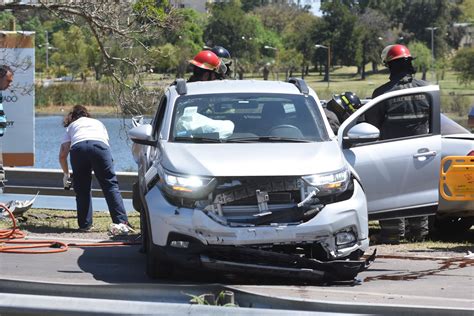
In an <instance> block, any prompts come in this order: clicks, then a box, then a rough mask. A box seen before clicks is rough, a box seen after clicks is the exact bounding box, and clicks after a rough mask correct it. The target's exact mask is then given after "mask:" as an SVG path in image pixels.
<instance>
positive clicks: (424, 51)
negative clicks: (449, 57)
mask: <svg viewBox="0 0 474 316" xmlns="http://www.w3.org/2000/svg"><path fill="white" fill-rule="evenodd" d="M408 49H409V50H410V53H411V55H412V56H413V57H415V60H414V61H413V66H414V67H415V69H416V71H417V72H421V73H422V77H421V79H422V80H426V73H427V71H428V69H430V66H431V50H430V49H429V48H428V47H427V46H426V45H425V44H423V43H422V42H418V41H413V42H411V43H410V45H408Z"/></svg>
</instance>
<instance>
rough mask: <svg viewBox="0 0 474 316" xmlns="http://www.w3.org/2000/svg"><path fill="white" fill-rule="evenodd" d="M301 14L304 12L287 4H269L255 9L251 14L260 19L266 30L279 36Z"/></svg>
mask: <svg viewBox="0 0 474 316" xmlns="http://www.w3.org/2000/svg"><path fill="white" fill-rule="evenodd" d="M303 12H304V11H302V10H300V9H299V8H298V7H296V6H290V5H288V4H286V5H284V4H281V5H275V4H270V5H266V6H262V7H258V8H256V9H255V10H254V11H253V14H255V15H256V16H258V17H259V18H260V20H261V21H262V24H263V26H264V27H265V28H266V29H269V30H272V31H273V32H276V33H278V34H281V33H282V32H283V31H284V29H285V28H286V27H287V26H288V25H289V24H290V23H292V22H293V21H294V20H295V18H296V17H297V16H298V15H299V14H301V13H303Z"/></svg>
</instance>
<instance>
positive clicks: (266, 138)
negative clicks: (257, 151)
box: [225, 136, 311, 143]
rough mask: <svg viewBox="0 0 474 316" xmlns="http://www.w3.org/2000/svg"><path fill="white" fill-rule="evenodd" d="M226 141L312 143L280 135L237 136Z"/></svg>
mask: <svg viewBox="0 0 474 316" xmlns="http://www.w3.org/2000/svg"><path fill="white" fill-rule="evenodd" d="M225 142H226V143H254V142H268V143H271V142H287V143H310V142H311V141H310V140H307V139H301V138H291V137H280V136H256V137H237V138H228V139H226V140H225Z"/></svg>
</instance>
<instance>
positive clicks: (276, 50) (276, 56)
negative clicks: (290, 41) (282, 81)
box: [263, 45, 278, 81]
mask: <svg viewBox="0 0 474 316" xmlns="http://www.w3.org/2000/svg"><path fill="white" fill-rule="evenodd" d="M263 48H265V49H270V50H274V51H275V64H276V63H277V61H278V48H276V47H272V46H268V45H265V46H263ZM276 79H277V81H278V67H276Z"/></svg>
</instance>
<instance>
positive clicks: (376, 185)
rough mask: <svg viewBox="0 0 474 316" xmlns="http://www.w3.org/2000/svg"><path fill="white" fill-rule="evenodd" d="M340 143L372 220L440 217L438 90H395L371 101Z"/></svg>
mask: <svg viewBox="0 0 474 316" xmlns="http://www.w3.org/2000/svg"><path fill="white" fill-rule="evenodd" d="M338 141H339V144H340V145H341V146H342V148H343V152H344V155H345V157H346V159H347V161H348V162H349V163H350V164H351V165H352V166H353V167H354V169H355V170H356V172H357V173H358V175H359V176H360V178H361V181H362V185H363V188H364V190H365V193H366V196H367V202H368V210H369V218H370V219H380V218H396V217H411V216H417V215H423V214H434V213H435V212H436V209H437V205H438V195H439V193H438V183H439V168H440V159H441V135H440V96H439V87H438V86H434V85H433V86H426V87H418V88H410V89H404V90H398V91H393V92H389V93H386V94H383V95H381V96H379V97H377V98H375V99H373V100H371V101H370V102H368V103H367V104H365V105H364V106H363V107H362V108H360V109H359V110H358V111H356V112H355V113H354V114H353V115H352V116H351V117H349V118H348V119H347V120H346V121H345V122H344V123H343V124H342V125H341V127H340V129H339V131H338Z"/></svg>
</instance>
